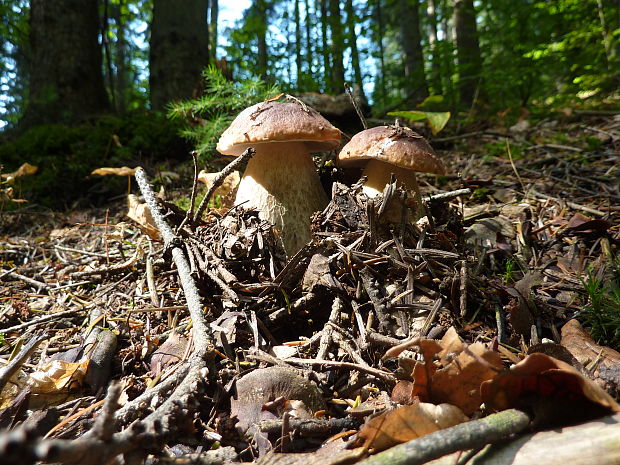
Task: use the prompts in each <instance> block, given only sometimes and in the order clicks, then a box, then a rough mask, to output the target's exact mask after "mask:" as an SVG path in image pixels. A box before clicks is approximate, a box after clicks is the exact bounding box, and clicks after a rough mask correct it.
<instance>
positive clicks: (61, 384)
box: [28, 359, 90, 394]
mask: <svg viewBox="0 0 620 465" xmlns="http://www.w3.org/2000/svg"><path fill="white" fill-rule="evenodd" d="M89 362H90V360H88V359H86V360H83V361H81V362H75V363H70V362H65V361H62V360H53V361H51V362H49V363H46V364H45V365H44V366H42V367H41V369H40V370H38V371H35V372H34V373H32V374H31V375H30V379H29V382H28V383H29V384H30V386H31V388H32V393H33V394H54V393H59V392H68V391H69V390H70V389H73V388H75V387H77V386H80V385H81V384H82V381H83V380H84V376H85V375H86V371H87V370H88V364H89Z"/></svg>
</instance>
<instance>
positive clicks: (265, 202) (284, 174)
mask: <svg viewBox="0 0 620 465" xmlns="http://www.w3.org/2000/svg"><path fill="white" fill-rule="evenodd" d="M253 147H254V149H255V150H256V154H255V155H254V157H252V159H251V160H250V161H249V162H248V166H247V168H246V170H245V173H244V174H243V177H242V178H241V183H240V184H239V189H238V190H237V198H236V200H235V204H237V205H238V204H241V203H243V205H244V206H245V207H246V208H255V209H257V210H258V211H259V217H260V218H261V219H264V220H267V221H269V222H270V223H272V224H273V225H274V226H275V227H276V229H278V231H279V232H280V233H281V235H282V241H283V244H284V249H285V250H286V251H287V253H288V254H292V253H295V252H297V251H298V250H299V249H300V248H301V247H303V246H304V245H305V244H306V243H307V242H308V241H309V240H310V238H311V235H310V223H311V216H312V214H313V213H314V212H315V211H318V210H322V209H323V208H324V207H325V205H327V196H326V195H325V191H324V190H323V187H322V186H321V181H320V179H319V176H318V174H317V172H316V166H315V165H314V162H313V161H312V157H311V156H310V155H309V151H308V149H307V147H306V144H305V143H303V142H273V143H263V144H256V145H254V146H253Z"/></svg>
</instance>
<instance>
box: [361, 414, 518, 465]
mask: <svg viewBox="0 0 620 465" xmlns="http://www.w3.org/2000/svg"><path fill="white" fill-rule="evenodd" d="M529 424H530V417H529V416H528V415H527V414H525V413H523V412H521V411H520V410H515V409H510V410H504V411H502V412H499V413H494V414H493V415H489V416H488V417H485V418H482V419H480V420H472V421H468V422H466V423H461V424H460V425H456V426H452V427H451V428H446V429H443V430H439V431H436V432H435V433H431V434H427V435H426V436H422V437H420V438H417V439H414V440H412V441H409V442H405V443H403V444H399V445H398V446H394V447H392V448H391V449H388V450H386V451H383V452H380V453H378V454H376V455H373V456H371V457H369V458H367V459H366V460H363V461H361V462H359V465H388V464H389V465H405V464H407V465H418V464H423V463H426V462H428V461H430V460H433V459H436V458H439V457H442V456H444V455H447V454H451V453H452V452H456V451H459V450H467V449H475V448H477V447H480V446H484V445H486V444H495V443H497V442H499V441H503V440H505V439H506V438H508V437H509V436H511V435H512V434H515V433H519V432H521V431H523V430H524V429H526V428H527V427H528V426H529Z"/></svg>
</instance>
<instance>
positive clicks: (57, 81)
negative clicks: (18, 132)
mask: <svg viewBox="0 0 620 465" xmlns="http://www.w3.org/2000/svg"><path fill="white" fill-rule="evenodd" d="M98 34H99V12H98V10H97V0H55V1H48V0H31V2H30V48H31V58H30V80H29V91H30V95H29V101H28V105H27V108H26V111H25V114H24V117H23V119H22V121H21V122H20V124H21V126H22V127H27V126H30V125H34V124H41V123H48V122H54V123H58V122H66V123H71V122H76V121H79V120H80V119H82V118H85V117H89V116H94V115H98V114H101V113H103V112H105V111H107V110H108V109H109V103H108V97H107V95H106V91H105V88H104V85H103V74H102V59H101V47H100V45H99V42H98V40H97V37H98ZM78 45H79V46H78Z"/></svg>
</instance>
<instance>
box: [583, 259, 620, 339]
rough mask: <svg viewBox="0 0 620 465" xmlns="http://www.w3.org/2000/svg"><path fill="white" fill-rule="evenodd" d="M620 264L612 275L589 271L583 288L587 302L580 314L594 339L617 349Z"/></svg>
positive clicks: (619, 324)
mask: <svg viewBox="0 0 620 465" xmlns="http://www.w3.org/2000/svg"><path fill="white" fill-rule="evenodd" d="M619 274H620V263H616V264H615V265H614V269H613V271H612V273H608V274H605V273H603V274H601V273H595V272H594V271H593V270H591V269H590V270H589V271H588V277H587V279H586V280H585V281H584V282H583V287H584V289H585V291H586V294H587V296H588V302H587V303H586V305H585V306H584V308H583V310H582V311H581V312H580V315H579V316H580V319H581V321H582V322H583V324H584V326H585V327H587V328H588V329H589V330H590V334H591V336H592V338H593V339H594V340H596V341H597V342H599V343H601V344H606V345H608V346H610V347H613V348H615V349H618V348H620V283H619V281H620V279H619V277H620V276H619Z"/></svg>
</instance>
